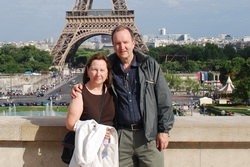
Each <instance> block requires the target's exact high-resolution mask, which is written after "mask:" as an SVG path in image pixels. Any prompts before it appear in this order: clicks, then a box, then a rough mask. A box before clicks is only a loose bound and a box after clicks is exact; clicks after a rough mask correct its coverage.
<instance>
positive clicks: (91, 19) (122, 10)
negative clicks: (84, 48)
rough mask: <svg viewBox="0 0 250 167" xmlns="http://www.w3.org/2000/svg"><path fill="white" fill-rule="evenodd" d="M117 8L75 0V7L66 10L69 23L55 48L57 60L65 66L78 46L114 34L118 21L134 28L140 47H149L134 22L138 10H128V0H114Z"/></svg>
mask: <svg viewBox="0 0 250 167" xmlns="http://www.w3.org/2000/svg"><path fill="white" fill-rule="evenodd" d="M112 2H113V10H111V9H110V10H108V9H92V3H93V0H75V4H74V7H73V10H72V11H67V12H66V25H65V27H64V29H63V31H62V33H61V35H60V37H59V39H58V41H57V43H56V44H55V46H54V48H53V50H52V56H53V64H54V65H55V66H61V67H62V66H63V65H64V64H65V61H66V59H68V58H69V59H70V58H72V57H73V56H74V53H75V52H76V51H77V49H78V47H79V46H80V45H81V44H82V43H83V42H84V41H85V40H87V39H89V38H91V37H93V36H96V35H111V33H112V30H113V29H114V28H115V27H116V26H118V25H126V26H128V27H130V28H131V29H132V30H133V31H134V35H135V39H136V48H138V49H140V50H142V51H147V50H148V48H147V46H146V45H145V44H144V42H143V40H142V36H141V35H140V34H139V32H138V29H137V28H136V26H135V23H134V11H133V10H128V8H127V4H126V0H112Z"/></svg>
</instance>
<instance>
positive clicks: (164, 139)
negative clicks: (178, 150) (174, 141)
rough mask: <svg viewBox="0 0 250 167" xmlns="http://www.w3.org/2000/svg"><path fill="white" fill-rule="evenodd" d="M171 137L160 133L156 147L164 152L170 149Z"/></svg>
mask: <svg viewBox="0 0 250 167" xmlns="http://www.w3.org/2000/svg"><path fill="white" fill-rule="evenodd" d="M168 142H169V136H168V133H158V134H157V138H156V147H157V148H158V149H159V150H160V151H162V150H164V149H165V148H167V147H168Z"/></svg>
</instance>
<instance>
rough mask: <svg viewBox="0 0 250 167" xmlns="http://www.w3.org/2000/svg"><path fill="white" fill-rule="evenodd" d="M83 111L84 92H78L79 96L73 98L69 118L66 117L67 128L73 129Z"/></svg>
mask: <svg viewBox="0 0 250 167" xmlns="http://www.w3.org/2000/svg"><path fill="white" fill-rule="evenodd" d="M82 112H83V100H82V94H81V93H78V92H77V96H76V97H75V98H74V99H71V102H70V105H69V109H68V113H67V118H66V128H67V129H68V130H71V131H73V130H74V125H75V123H76V122H77V121H78V120H79V119H80V117H81V115H82Z"/></svg>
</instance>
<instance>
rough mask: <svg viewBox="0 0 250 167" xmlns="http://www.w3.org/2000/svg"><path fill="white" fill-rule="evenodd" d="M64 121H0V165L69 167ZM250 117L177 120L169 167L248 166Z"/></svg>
mask: <svg viewBox="0 0 250 167" xmlns="http://www.w3.org/2000/svg"><path fill="white" fill-rule="evenodd" d="M66 132H67V130H66V128H65V118H64V117H7V116H6V117H0V164H1V166H4V167H21V166H25V167H26V166H27V167H29V166H35V167H66V166H67V165H66V164H64V163H63V162H62V161H61V159H60V155H61V152H62V146H61V141H62V139H63V137H64V135H65V133H66ZM249 150H250V117H247V116H230V117H226V116H221V117H219V116H218V117H210V116H185V117H176V121H175V125H174V128H173V130H172V131H171V133H170V143H169V147H168V148H167V149H166V150H165V151H164V154H165V167H181V166H185V167H211V166H213V167H248V166H249V164H250V159H249V156H250V151H249Z"/></svg>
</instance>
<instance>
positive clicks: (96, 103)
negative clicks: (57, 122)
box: [66, 53, 115, 130]
mask: <svg viewBox="0 0 250 167" xmlns="http://www.w3.org/2000/svg"><path fill="white" fill-rule="evenodd" d="M111 84H112V72H111V67H110V65H109V62H108V59H107V57H106V56H105V55H103V54H100V53H98V54H95V55H93V56H92V57H91V58H90V59H89V61H88V62H87V64H86V66H85V71H84V74H83V86H84V88H83V92H82V94H80V93H78V95H77V97H76V98H74V99H72V100H71V103H70V105H69V109H68V114H67V122H66V127H67V129H69V130H73V128H74V125H75V123H76V122H77V121H78V120H88V119H94V120H96V121H97V122H98V119H99V110H100V104H101V99H102V92H103V89H104V90H105V101H104V103H103V108H102V116H101V120H100V122H99V123H101V124H104V125H110V126H113V119H114V116H115V105H114V101H113V96H112V95H111V92H110V91H109V90H111V89H109V88H110V86H111Z"/></svg>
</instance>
